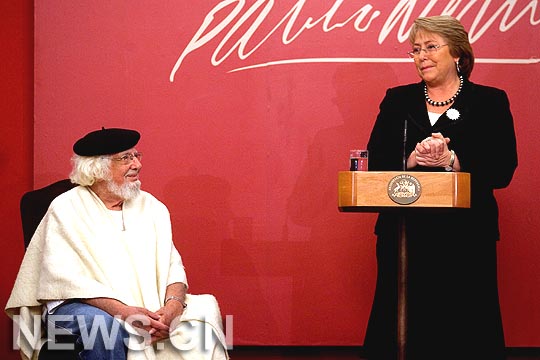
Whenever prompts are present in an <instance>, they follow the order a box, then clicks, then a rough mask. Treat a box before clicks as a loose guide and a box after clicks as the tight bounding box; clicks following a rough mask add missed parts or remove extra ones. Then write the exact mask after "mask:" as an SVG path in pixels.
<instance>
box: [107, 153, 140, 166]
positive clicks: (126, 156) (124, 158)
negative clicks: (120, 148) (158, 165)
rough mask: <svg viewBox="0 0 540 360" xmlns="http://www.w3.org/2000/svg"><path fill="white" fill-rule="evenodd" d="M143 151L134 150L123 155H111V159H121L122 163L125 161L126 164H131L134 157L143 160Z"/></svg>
mask: <svg viewBox="0 0 540 360" xmlns="http://www.w3.org/2000/svg"><path fill="white" fill-rule="evenodd" d="M142 155H143V154H142V153H140V152H138V151H137V152H134V153H126V154H124V155H122V156H118V157H112V156H111V157H110V159H111V160H114V161H119V162H121V163H123V164H124V165H127V164H130V163H131V162H132V161H133V158H136V159H137V160H139V161H141V159H142Z"/></svg>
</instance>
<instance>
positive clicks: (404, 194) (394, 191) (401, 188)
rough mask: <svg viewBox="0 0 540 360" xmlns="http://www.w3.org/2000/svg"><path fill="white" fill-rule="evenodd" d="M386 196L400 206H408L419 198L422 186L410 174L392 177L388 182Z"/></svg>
mask: <svg viewBox="0 0 540 360" xmlns="http://www.w3.org/2000/svg"><path fill="white" fill-rule="evenodd" d="M387 192H388V196H389V197H390V199H392V201H393V202H395V203H397V204H400V205H409V204H412V203H414V202H415V201H416V200H418V199H419V198H420V195H421V194H422V186H421V185H420V182H419V181H418V179H417V178H415V177H414V176H412V175H410V174H400V175H397V176H394V177H393V178H392V179H391V180H390V181H389V182H388V188H387Z"/></svg>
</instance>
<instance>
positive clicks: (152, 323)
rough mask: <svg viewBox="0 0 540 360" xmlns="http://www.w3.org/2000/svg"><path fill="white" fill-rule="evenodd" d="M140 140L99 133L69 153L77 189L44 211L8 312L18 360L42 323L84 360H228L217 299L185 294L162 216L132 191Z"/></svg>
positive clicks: (158, 207) (28, 354)
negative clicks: (76, 347)
mask: <svg viewBox="0 0 540 360" xmlns="http://www.w3.org/2000/svg"><path fill="white" fill-rule="evenodd" d="M139 138H140V134H139V133H138V132H137V131H134V130H128V129H105V128H103V129H102V130H97V131H94V132H91V133H89V134H87V135H86V136H84V137H83V138H81V139H79V140H78V141H77V142H76V143H75V145H74V146H73V151H74V152H75V155H74V156H73V158H72V162H73V170H72V172H71V175H70V179H71V181H72V182H73V183H75V184H78V185H79V186H76V187H74V188H73V189H71V190H69V191H67V192H65V193H63V194H62V195H60V196H58V197H57V198H56V199H54V200H53V202H52V203H51V205H50V207H49V209H48V211H47V213H46V215H45V216H44V218H43V220H42V221H41V223H40V225H39V226H38V228H37V230H36V232H35V234H34V236H33V238H32V241H31V242H30V245H29V247H28V249H27V251H26V254H25V256H24V259H23V263H22V265H21V268H20V270H19V273H18V275H17V279H16V281H15V285H14V288H13V290H12V293H11V296H10V298H9V300H8V303H7V305H6V312H7V314H8V315H9V316H10V317H12V318H13V319H14V320H15V321H16V322H17V323H18V325H19V327H20V329H21V330H20V332H19V336H20V338H19V346H20V348H21V354H22V356H23V358H32V357H33V356H34V354H35V351H37V350H39V343H38V342H39V341H40V339H39V336H35V332H36V329H39V328H40V326H39V325H41V324H40V323H41V320H43V321H44V324H46V325H45V327H47V329H48V330H47V333H48V335H49V337H51V336H54V335H55V334H66V333H67V334H74V335H76V336H77V337H78V340H77V342H78V343H79V344H81V345H82V346H83V347H84V349H83V350H82V352H81V353H80V357H81V358H82V359H96V360H104V359H115V360H119V359H126V358H127V359H184V360H188V359H212V360H213V359H220V360H221V359H228V355H227V351H226V346H225V340H224V334H223V331H222V323H221V314H220V311H219V308H218V304H217V301H216V299H215V298H214V297H213V296H212V295H190V294H187V288H188V285H187V279H186V273H185V271H184V266H183V264H182V259H181V257H180V254H179V253H178V251H177V249H176V248H175V246H174V243H173V241H172V231H171V222H170V216H169V211H168V209H167V208H166V206H165V205H164V204H163V203H161V202H160V201H159V200H157V199H156V198H155V197H154V196H152V195H151V194H149V193H147V192H145V191H142V190H140V184H141V182H140V180H139V172H140V170H141V166H142V165H141V157H142V154H141V153H140V152H138V151H137V149H136V148H135V146H136V145H137V143H138V141H139ZM36 325H37V327H36ZM208 334H210V336H209V335H208Z"/></svg>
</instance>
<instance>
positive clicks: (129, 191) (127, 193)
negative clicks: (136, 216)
mask: <svg viewBox="0 0 540 360" xmlns="http://www.w3.org/2000/svg"><path fill="white" fill-rule="evenodd" d="M107 189H109V191H110V192H112V193H113V194H115V195H116V196H119V197H120V198H122V199H123V200H131V199H135V198H136V197H137V196H139V194H140V193H141V181H140V180H137V181H134V182H124V183H123V184H122V185H118V184H116V183H114V182H112V181H108V182H107Z"/></svg>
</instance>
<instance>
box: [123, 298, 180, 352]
mask: <svg viewBox="0 0 540 360" xmlns="http://www.w3.org/2000/svg"><path fill="white" fill-rule="evenodd" d="M129 308H130V312H131V314H130V315H129V316H128V317H127V319H125V320H126V321H128V322H129V323H130V325H131V326H133V328H134V329H135V330H137V332H138V333H139V335H141V336H143V337H144V338H145V340H146V342H148V343H152V344H153V343H155V342H157V341H161V340H165V339H167V338H169V335H170V334H169V332H170V327H171V323H172V322H173V321H174V320H176V321H179V317H180V316H181V315H182V312H183V310H184V309H183V307H182V304H180V303H177V302H176V301H170V302H169V303H168V304H167V305H166V306H163V307H162V308H161V309H159V310H157V311H155V312H154V311H150V310H148V309H145V308H141V307H135V306H132V307H129Z"/></svg>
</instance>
